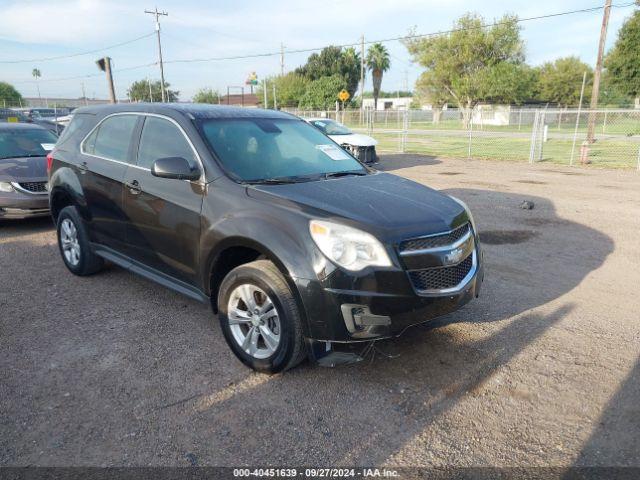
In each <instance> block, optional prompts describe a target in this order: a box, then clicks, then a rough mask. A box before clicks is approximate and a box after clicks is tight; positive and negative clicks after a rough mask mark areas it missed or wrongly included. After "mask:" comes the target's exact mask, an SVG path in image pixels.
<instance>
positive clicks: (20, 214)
mask: <svg viewBox="0 0 640 480" xmlns="http://www.w3.org/2000/svg"><path fill="white" fill-rule="evenodd" d="M46 215H49V196H48V195H41V194H31V193H22V192H18V191H16V192H11V193H4V192H3V193H0V219H22V218H32V217H43V216H46Z"/></svg>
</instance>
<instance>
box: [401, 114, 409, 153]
mask: <svg viewBox="0 0 640 480" xmlns="http://www.w3.org/2000/svg"><path fill="white" fill-rule="evenodd" d="M408 130H409V111H408V110H405V111H404V112H403V119H402V143H401V147H400V153H405V152H406V150H407V135H408V133H409V132H408Z"/></svg>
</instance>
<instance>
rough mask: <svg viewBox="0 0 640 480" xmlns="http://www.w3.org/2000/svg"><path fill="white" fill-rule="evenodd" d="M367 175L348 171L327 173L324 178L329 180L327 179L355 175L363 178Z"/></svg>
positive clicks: (357, 171)
mask: <svg viewBox="0 0 640 480" xmlns="http://www.w3.org/2000/svg"><path fill="white" fill-rule="evenodd" d="M366 174H367V173H366V172H361V171H359V170H355V171H347V172H331V173H325V174H324V178H325V179H327V178H338V177H347V176H349V175H355V176H357V177H361V176H363V175H366Z"/></svg>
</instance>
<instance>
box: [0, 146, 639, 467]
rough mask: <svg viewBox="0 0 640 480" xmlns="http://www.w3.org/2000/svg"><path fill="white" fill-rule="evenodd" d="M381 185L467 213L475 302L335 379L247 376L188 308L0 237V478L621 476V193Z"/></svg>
mask: <svg viewBox="0 0 640 480" xmlns="http://www.w3.org/2000/svg"><path fill="white" fill-rule="evenodd" d="M381 168H382V169H384V170H387V171H391V172H393V173H395V174H398V175H403V176H406V177H409V178H412V179H414V180H416V181H419V182H424V183H426V184H429V185H431V186H434V187H436V188H438V189H442V190H445V191H447V192H450V193H453V194H455V195H457V196H459V197H460V198H462V199H463V200H465V201H467V202H468V203H469V205H470V206H471V207H472V209H473V211H474V213H475V217H476V222H477V223H478V225H479V229H480V232H481V236H482V238H483V240H484V245H485V258H486V270H487V272H486V279H485V284H484V289H483V292H482V296H481V298H480V299H479V300H477V301H475V302H473V303H471V304H469V305H468V306H467V307H465V308H464V309H463V310H462V311H460V312H458V313H455V314H453V315H449V316H447V317H445V318H442V319H439V320H438V321H436V322H433V323H432V324H431V325H430V326H429V327H418V328H413V329H411V330H410V331H408V332H407V333H406V334H405V335H404V336H403V337H401V338H400V339H397V340H395V341H388V342H384V344H382V345H381V347H380V348H381V350H383V351H385V352H386V353H388V354H392V355H394V356H395V355H397V357H396V358H387V357H384V356H380V355H379V356H377V357H376V358H375V359H373V361H371V362H367V363H362V364H359V365H356V366H350V367H343V368H337V369H323V368H319V367H313V366H311V365H303V366H302V367H301V368H297V369H295V370H294V371H292V372H288V373H286V374H284V375H276V376H272V377H268V376H262V375H257V374H253V373H250V372H249V371H248V370H247V369H246V368H245V367H243V366H242V365H241V364H240V362H238V361H237V360H236V359H235V357H234V356H233V355H232V353H231V352H230V350H229V349H228V348H227V346H226V344H225V342H224V339H223V337H222V334H221V332H220V330H219V327H218V326H217V324H216V323H215V322H214V319H213V317H212V314H211V313H210V310H209V309H208V308H207V307H206V306H203V305H201V304H198V303H195V302H192V301H190V300H189V299H186V298H183V297H181V296H179V295H178V294H174V293H172V292H170V291H167V290H165V289H163V288H161V287H159V286H157V285H155V284H153V283H149V282H147V281H145V280H143V279H140V278H138V277H135V276H133V275H132V274H130V273H127V272H125V271H123V270H121V269H118V268H115V267H111V268H109V269H108V270H107V271H105V272H103V273H101V274H98V275H96V276H93V277H90V278H77V277H73V276H72V275H71V274H69V273H68V272H67V271H66V270H65V268H64V266H63V264H62V262H61V260H60V259H59V256H58V252H57V250H56V245H55V236H54V232H53V229H52V228H51V225H50V222H49V220H48V219H45V220H42V221H28V222H11V223H8V224H4V225H2V226H0V369H1V372H2V374H1V376H0V411H1V416H0V422H1V423H0V429H1V431H0V464H2V465H182V466H188V465H227V466H229V465H234V466H235V465H251V466H260V465H287V464H288V465H323V466H330V465H336V464H339V465H368V466H370V465H383V464H384V465H394V466H401V465H410V466H415V465H422V466H443V465H456V466H470V465H494V466H507V465H509V466H513V465H517V466H530V465H534V466H539V465H553V466H569V465H607V466H610V465H635V466H640V448H639V447H638V446H639V445H640V361H639V356H640V313H639V312H640V301H639V293H638V292H639V291H640V290H639V289H640V248H639V241H638V234H639V233H640V174H638V173H636V172H633V171H601V170H594V169H579V168H574V169H570V168H563V167H551V166H545V165H535V166H533V167H530V166H529V165H525V164H516V163H505V162H495V163H494V162H489V161H455V160H438V159H433V158H430V157H419V156H409V155H404V156H401V155H390V156H386V157H384V159H383V162H382V165H381ZM525 199H526V200H531V201H533V202H534V203H535V208H534V209H533V210H523V209H521V208H519V205H520V203H521V202H522V201H523V200H525Z"/></svg>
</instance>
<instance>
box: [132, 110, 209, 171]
mask: <svg viewBox="0 0 640 480" xmlns="http://www.w3.org/2000/svg"><path fill="white" fill-rule="evenodd" d="M166 157H182V158H184V159H185V160H187V161H188V162H189V163H190V164H191V165H192V166H197V165H198V162H197V160H196V156H195V153H194V152H193V149H192V148H191V145H189V142H188V141H187V139H186V138H185V136H184V135H183V133H182V132H181V131H180V130H179V129H178V127H176V126H175V125H174V124H173V122H170V121H169V120H166V119H164V118H158V117H150V116H149V117H146V119H145V121H144V127H143V128H142V135H141V136H140V146H139V147H138V166H139V167H143V168H148V169H151V166H152V165H153V162H155V161H156V160H158V159H159V158H166Z"/></svg>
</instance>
